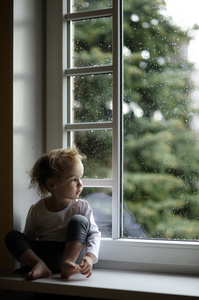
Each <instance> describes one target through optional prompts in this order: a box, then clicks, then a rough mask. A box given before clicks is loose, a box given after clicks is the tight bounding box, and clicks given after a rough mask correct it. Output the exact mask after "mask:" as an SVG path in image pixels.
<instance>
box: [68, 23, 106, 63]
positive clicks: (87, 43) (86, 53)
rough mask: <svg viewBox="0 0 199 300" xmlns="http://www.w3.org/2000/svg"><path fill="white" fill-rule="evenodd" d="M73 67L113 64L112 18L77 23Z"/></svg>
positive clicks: (74, 33)
mask: <svg viewBox="0 0 199 300" xmlns="http://www.w3.org/2000/svg"><path fill="white" fill-rule="evenodd" d="M72 24H73V36H74V40H73V43H74V45H73V47H74V56H73V58H72V67H75V68H76V67H86V66H102V65H109V64H112V18H111V17H107V18H98V19H88V20H83V21H75V22H73V23H72Z"/></svg>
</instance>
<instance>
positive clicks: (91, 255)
mask: <svg viewBox="0 0 199 300" xmlns="http://www.w3.org/2000/svg"><path fill="white" fill-rule="evenodd" d="M85 256H88V257H90V258H91V259H92V261H94V260H95V255H94V254H92V253H90V252H87V253H86V255H85Z"/></svg>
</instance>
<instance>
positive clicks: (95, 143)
mask: <svg viewBox="0 0 199 300" xmlns="http://www.w3.org/2000/svg"><path fill="white" fill-rule="evenodd" d="M74 142H75V144H76V146H77V147H78V148H79V149H80V150H81V152H83V153H84V154H85V155H86V156H87V159H86V160H85V161H84V167H85V170H84V177H85V178H93V179H97V178H101V179H111V178H112V131H111V130H107V131H101V130H97V131H92V132H91V131H80V132H74Z"/></svg>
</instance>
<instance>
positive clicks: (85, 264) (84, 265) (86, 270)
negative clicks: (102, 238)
mask: <svg viewBox="0 0 199 300" xmlns="http://www.w3.org/2000/svg"><path fill="white" fill-rule="evenodd" d="M94 258H95V257H94V255H93V254H91V253H86V255H85V256H84V257H83V258H82V261H81V264H80V268H81V274H82V275H87V276H86V278H89V277H90V276H91V275H92V268H93V261H94Z"/></svg>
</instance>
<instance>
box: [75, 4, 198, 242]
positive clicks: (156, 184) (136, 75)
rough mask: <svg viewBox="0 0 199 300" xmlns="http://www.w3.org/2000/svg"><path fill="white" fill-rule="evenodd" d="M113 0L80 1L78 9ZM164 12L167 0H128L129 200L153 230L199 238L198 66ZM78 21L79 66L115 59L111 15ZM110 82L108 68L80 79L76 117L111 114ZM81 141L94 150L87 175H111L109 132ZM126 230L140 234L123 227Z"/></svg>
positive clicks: (185, 34)
mask: <svg viewBox="0 0 199 300" xmlns="http://www.w3.org/2000/svg"><path fill="white" fill-rule="evenodd" d="M110 5H111V1H108V0H107V1H92V0H87V1H81V0H75V1H74V6H75V9H76V10H78V11H82V10H86V9H89V8H90V9H99V8H106V7H110ZM165 11H166V1H164V0H142V1H140V0H124V1H123V55H124V56H123V65H124V70H123V71H124V95H123V108H124V114H123V122H124V141H123V143H124V144H123V151H124V170H123V171H124V175H123V176H124V178H123V184H124V195H123V201H124V207H125V209H128V211H129V212H130V213H131V214H132V215H133V216H134V217H135V218H136V222H137V223H138V224H140V225H141V226H142V228H143V230H144V232H145V233H146V235H147V237H149V238H160V239H185V240H196V239H199V226H198V225H199V191H198V189H199V168H198V167H199V140H198V136H197V133H196V132H195V131H194V130H193V129H192V126H191V124H192V120H193V117H194V115H195V114H197V113H198V112H197V110H196V109H195V108H194V107H193V105H192V102H193V99H192V98H191V94H192V92H193V91H194V89H195V86H194V82H193V80H192V76H193V72H194V65H193V63H190V62H189V61H188V58H187V49H188V45H189V43H190V40H191V35H190V30H188V29H187V30H184V29H182V28H181V27H179V26H178V25H176V24H175V23H174V22H173V21H172V19H171V18H169V17H167V16H166V15H165V13H164V12H165ZM74 28H75V30H74V65H75V66H78V67H79V66H92V65H93V66H94V65H106V64H111V63H112V28H111V18H101V19H95V20H89V21H80V22H79V21H78V22H75V24H74ZM197 28H198V26H195V30H197ZM111 88H112V77H111V76H110V75H105V76H103V75H94V76H84V77H82V76H77V77H76V78H74V120H75V122H102V121H111V120H112V109H111V104H112V93H111ZM76 144H77V146H78V147H79V148H80V149H81V150H82V152H84V153H86V155H87V157H88V159H87V162H86V167H85V169H86V174H85V175H86V177H88V178H89V177H90V178H96V177H99V178H110V177H111V172H110V167H111V163H112V162H111V155H112V151H111V145H112V135H111V132H109V131H107V132H105V133H103V132H101V133H99V132H95V131H94V132H92V134H89V133H88V132H85V133H81V134H78V133H77V134H76ZM94 158H95V165H94V164H93V162H92V161H93V159H94ZM96 158H97V159H96ZM89 165H92V168H89ZM96 174H97V175H96ZM124 222H125V220H124ZM123 236H124V237H130V238H133V237H135V234H134V231H133V230H132V231H131V233H130V234H129V232H125V230H124V232H123Z"/></svg>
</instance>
